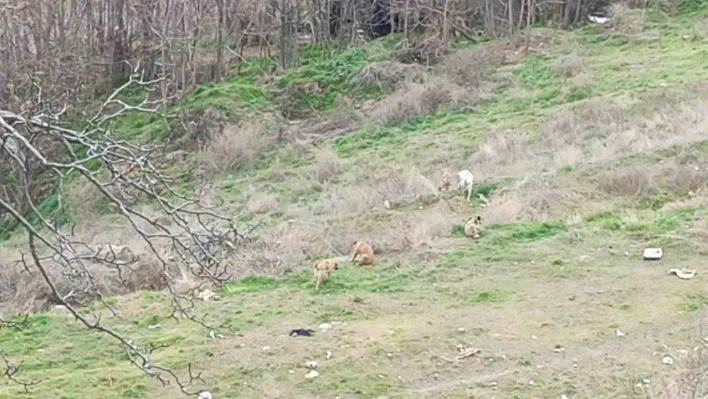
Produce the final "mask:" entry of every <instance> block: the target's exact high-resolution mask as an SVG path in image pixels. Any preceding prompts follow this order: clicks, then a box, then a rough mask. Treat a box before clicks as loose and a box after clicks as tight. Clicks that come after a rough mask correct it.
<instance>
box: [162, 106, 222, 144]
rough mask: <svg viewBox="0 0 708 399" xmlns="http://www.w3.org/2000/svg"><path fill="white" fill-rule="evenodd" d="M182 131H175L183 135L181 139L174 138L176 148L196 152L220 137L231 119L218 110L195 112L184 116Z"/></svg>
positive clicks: (209, 109)
mask: <svg viewBox="0 0 708 399" xmlns="http://www.w3.org/2000/svg"><path fill="white" fill-rule="evenodd" d="M182 121H183V123H182V124H181V125H180V127H181V129H174V131H175V132H177V133H178V134H181V135H180V136H179V137H172V138H171V139H173V140H174V143H175V145H174V146H175V147H176V148H180V149H182V150H196V149H199V148H202V147H204V146H206V145H208V143H210V142H211V141H212V139H213V138H214V137H216V136H218V135H220V134H221V133H222V132H223V130H224V127H225V126H227V125H228V124H229V117H228V116H227V115H226V114H225V113H224V111H221V110H219V109H216V108H212V107H209V108H205V109H202V110H198V111H193V112H190V113H189V114H187V115H186V116H183V118H182Z"/></svg>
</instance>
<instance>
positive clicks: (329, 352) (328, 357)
mask: <svg viewBox="0 0 708 399" xmlns="http://www.w3.org/2000/svg"><path fill="white" fill-rule="evenodd" d="M331 358H332V351H327V353H326V354H325V359H327V360H329V359H331Z"/></svg>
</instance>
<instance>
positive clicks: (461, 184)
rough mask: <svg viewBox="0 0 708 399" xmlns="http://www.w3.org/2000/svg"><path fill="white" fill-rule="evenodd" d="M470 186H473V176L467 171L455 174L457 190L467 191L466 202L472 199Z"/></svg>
mask: <svg viewBox="0 0 708 399" xmlns="http://www.w3.org/2000/svg"><path fill="white" fill-rule="evenodd" d="M472 186H474V175H472V172H470V171H469V170H467V169H464V170H461V171H459V172H457V189H458V190H466V191H467V201H469V200H470V198H471V197H472Z"/></svg>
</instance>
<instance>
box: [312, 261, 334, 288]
mask: <svg viewBox="0 0 708 399" xmlns="http://www.w3.org/2000/svg"><path fill="white" fill-rule="evenodd" d="M333 270H339V265H337V262H336V261H335V260H334V259H325V260H320V261H317V262H315V289H316V290H319V289H320V285H321V284H322V282H323V281H324V278H325V274H326V275H327V277H329V276H330V275H332V271H333Z"/></svg>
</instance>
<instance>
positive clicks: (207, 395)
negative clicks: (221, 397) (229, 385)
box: [197, 391, 213, 399]
mask: <svg viewBox="0 0 708 399" xmlns="http://www.w3.org/2000/svg"><path fill="white" fill-rule="evenodd" d="M212 398H213V397H212V396H211V392H209V391H201V392H199V396H198V397H197V399H212Z"/></svg>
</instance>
